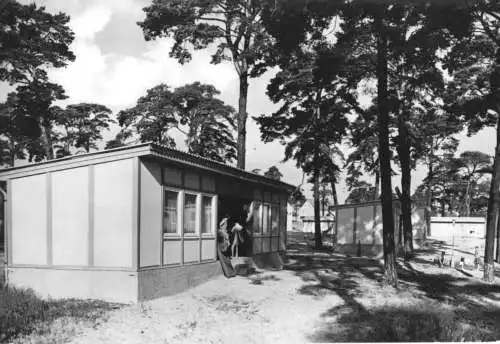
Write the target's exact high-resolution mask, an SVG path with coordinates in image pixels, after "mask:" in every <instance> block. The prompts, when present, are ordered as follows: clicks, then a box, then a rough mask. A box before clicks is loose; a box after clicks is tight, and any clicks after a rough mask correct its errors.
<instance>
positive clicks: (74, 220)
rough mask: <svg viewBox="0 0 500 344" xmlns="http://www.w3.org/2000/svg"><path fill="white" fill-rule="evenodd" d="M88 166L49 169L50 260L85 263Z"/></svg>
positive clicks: (64, 262) (87, 228)
mask: <svg viewBox="0 0 500 344" xmlns="http://www.w3.org/2000/svg"><path fill="white" fill-rule="evenodd" d="M88 169H89V167H80V168H75V169H70V170H63V171H57V172H53V173H52V255H53V256H52V263H53V264H54V265H88V246H89V243H88V232H89V172H88Z"/></svg>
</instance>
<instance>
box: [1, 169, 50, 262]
mask: <svg viewBox="0 0 500 344" xmlns="http://www.w3.org/2000/svg"><path fill="white" fill-rule="evenodd" d="M46 178H47V177H46V175H45V174H39V175H35V176H30V177H24V178H19V179H13V180H12V194H11V195H10V197H11V198H10V201H11V202H12V238H11V243H12V248H11V251H12V263H13V264H35V265H45V264H47V186H46V185H47V184H46Z"/></svg>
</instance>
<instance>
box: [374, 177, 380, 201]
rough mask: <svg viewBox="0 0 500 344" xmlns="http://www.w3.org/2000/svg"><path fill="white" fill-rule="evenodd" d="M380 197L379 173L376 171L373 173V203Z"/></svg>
mask: <svg viewBox="0 0 500 344" xmlns="http://www.w3.org/2000/svg"><path fill="white" fill-rule="evenodd" d="M379 197H380V173H379V172H378V171H375V199H374V201H376V200H378V198H379Z"/></svg>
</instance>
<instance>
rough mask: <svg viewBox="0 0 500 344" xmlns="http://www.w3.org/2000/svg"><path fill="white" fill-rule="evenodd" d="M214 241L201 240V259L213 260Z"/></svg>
mask: <svg viewBox="0 0 500 344" xmlns="http://www.w3.org/2000/svg"><path fill="white" fill-rule="evenodd" d="M215 245H216V241H215V239H203V241H202V246H201V259H202V260H208V259H215Z"/></svg>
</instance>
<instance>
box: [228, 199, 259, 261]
mask: <svg viewBox="0 0 500 344" xmlns="http://www.w3.org/2000/svg"><path fill="white" fill-rule="evenodd" d="M253 207H254V206H253V202H251V203H250V205H247V204H244V205H243V214H242V215H243V216H242V218H243V221H242V222H243V225H241V224H240V223H239V222H236V223H235V224H234V226H233V228H232V229H231V233H232V234H233V243H232V245H231V256H232V257H236V258H238V256H239V245H240V244H242V243H243V242H244V241H245V234H248V233H249V231H245V228H251V227H252V215H253Z"/></svg>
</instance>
